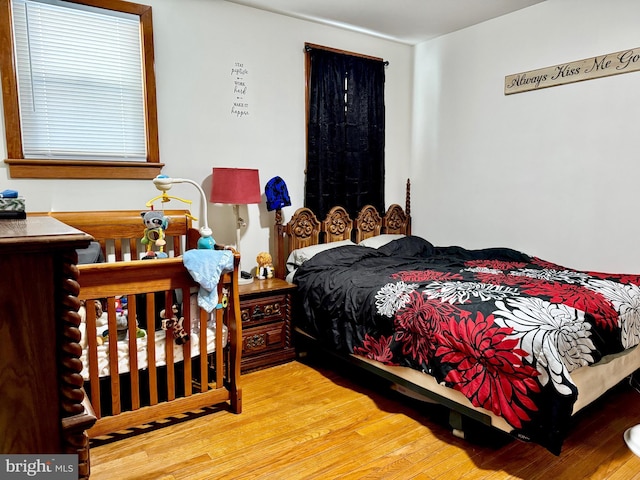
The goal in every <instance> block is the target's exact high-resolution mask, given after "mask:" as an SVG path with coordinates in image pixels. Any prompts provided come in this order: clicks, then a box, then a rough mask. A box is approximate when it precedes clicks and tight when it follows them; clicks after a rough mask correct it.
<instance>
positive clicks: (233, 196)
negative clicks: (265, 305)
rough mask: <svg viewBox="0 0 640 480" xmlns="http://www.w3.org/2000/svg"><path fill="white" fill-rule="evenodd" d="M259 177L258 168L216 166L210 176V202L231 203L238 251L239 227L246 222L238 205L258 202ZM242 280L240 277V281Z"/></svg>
mask: <svg viewBox="0 0 640 480" xmlns="http://www.w3.org/2000/svg"><path fill="white" fill-rule="evenodd" d="M260 199H261V192H260V178H259V175H258V170H256V169H250V168H218V167H215V168H214V169H213V174H212V177H211V196H210V197H209V201H210V202H211V203H226V204H230V205H233V211H234V213H235V216H236V250H238V251H240V229H241V228H242V227H245V226H246V225H247V223H246V222H245V221H244V219H243V218H242V217H240V205H248V204H250V203H260ZM244 280H249V281H248V282H243V279H242V278H240V283H251V281H252V280H253V279H244Z"/></svg>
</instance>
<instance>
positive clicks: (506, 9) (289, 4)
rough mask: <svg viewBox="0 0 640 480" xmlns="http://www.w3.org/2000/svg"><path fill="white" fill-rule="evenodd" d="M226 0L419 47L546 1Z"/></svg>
mask: <svg viewBox="0 0 640 480" xmlns="http://www.w3.org/2000/svg"><path fill="white" fill-rule="evenodd" d="M227 1H229V2H231V3H237V4H240V5H246V6H249V7H255V8H259V9H262V10H267V11H270V12H274V13H280V14H283V15H288V16H291V17H295V18H301V19H304V20H311V21H315V22H319V23H324V24H328V25H334V26H339V27H342V28H347V29H350V30H356V31H360V32H364V33H368V34H371V35H375V36H378V37H382V38H387V39H390V40H395V41H398V42H402V43H407V44H411V45H415V44H416V43H420V42H423V41H425V40H429V39H431V38H435V37H439V36H440V35H444V34H447V33H450V32H454V31H456V30H460V29H463V28H466V27H469V26H471V25H475V24H477V23H481V22H484V21H485V20H489V19H492V18H496V17H500V16H502V15H505V14H507V13H511V12H514V11H516V10H520V9H522V8H526V7H529V6H531V5H535V4H536V3H541V2H543V1H545V0H227Z"/></svg>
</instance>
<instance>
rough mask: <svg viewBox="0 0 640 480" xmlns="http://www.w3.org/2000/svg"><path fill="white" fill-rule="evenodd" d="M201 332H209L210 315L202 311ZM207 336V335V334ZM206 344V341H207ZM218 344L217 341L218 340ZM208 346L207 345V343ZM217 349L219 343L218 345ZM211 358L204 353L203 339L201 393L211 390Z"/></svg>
mask: <svg viewBox="0 0 640 480" xmlns="http://www.w3.org/2000/svg"><path fill="white" fill-rule="evenodd" d="M199 319H200V331H201V332H207V323H208V321H209V314H208V313H207V312H206V311H205V310H204V309H202V308H201V309H200V315H199ZM205 335H206V333H205ZM205 338H206V337H205ZM205 342H206V340H205ZM216 342H217V339H216ZM205 345H207V343H205ZM216 348H217V343H216ZM208 360H209V358H208V355H206V354H205V353H204V352H203V351H202V339H201V340H200V392H206V391H207V390H208V388H209V362H208Z"/></svg>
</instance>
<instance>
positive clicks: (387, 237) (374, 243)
mask: <svg viewBox="0 0 640 480" xmlns="http://www.w3.org/2000/svg"><path fill="white" fill-rule="evenodd" d="M404 236H405V235H402V234H399V233H384V234H382V235H378V236H376V237H369V238H365V239H364V240H362V241H361V242H360V243H359V244H358V245H361V246H363V247H370V248H380V247H381V246H383V245H386V244H387V243H389V242H391V241H393V240H397V239H399V238H402V237H404Z"/></svg>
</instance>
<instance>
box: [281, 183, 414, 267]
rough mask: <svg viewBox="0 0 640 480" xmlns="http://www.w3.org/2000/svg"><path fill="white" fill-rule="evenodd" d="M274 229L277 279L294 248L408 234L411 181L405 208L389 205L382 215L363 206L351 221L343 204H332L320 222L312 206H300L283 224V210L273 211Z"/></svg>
mask: <svg viewBox="0 0 640 480" xmlns="http://www.w3.org/2000/svg"><path fill="white" fill-rule="evenodd" d="M274 229H275V241H276V255H275V256H276V258H275V262H274V266H275V270H276V271H275V275H276V277H277V278H284V277H285V275H286V270H285V262H286V261H287V257H288V256H289V254H290V253H291V252H292V251H293V250H295V249H297V248H303V247H308V246H311V245H317V244H320V243H331V242H338V241H341V240H352V241H354V242H356V243H358V242H360V241H362V240H364V239H366V238H370V237H374V236H377V235H380V234H403V235H411V181H410V180H407V186H406V195H405V208H404V210H403V209H402V207H401V206H400V205H398V204H392V205H391V206H389V208H388V209H387V211H386V212H384V213H382V214H381V213H380V212H378V211H377V210H376V208H375V207H373V206H371V205H365V206H364V207H363V208H362V209H361V210H360V212H359V213H358V215H357V216H356V218H355V220H352V219H351V217H350V216H349V214H348V213H347V211H346V210H345V209H344V208H343V207H341V206H335V207H333V208H332V209H331V210H329V213H327V216H326V217H325V218H324V220H322V221H320V220H318V218H317V216H316V215H315V213H313V211H311V209H309V208H307V207H301V208H298V209H297V210H296V211H295V212H294V214H293V215H292V217H291V219H290V220H289V222H288V223H286V224H283V223H282V211H281V210H276V222H275V227H274Z"/></svg>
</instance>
